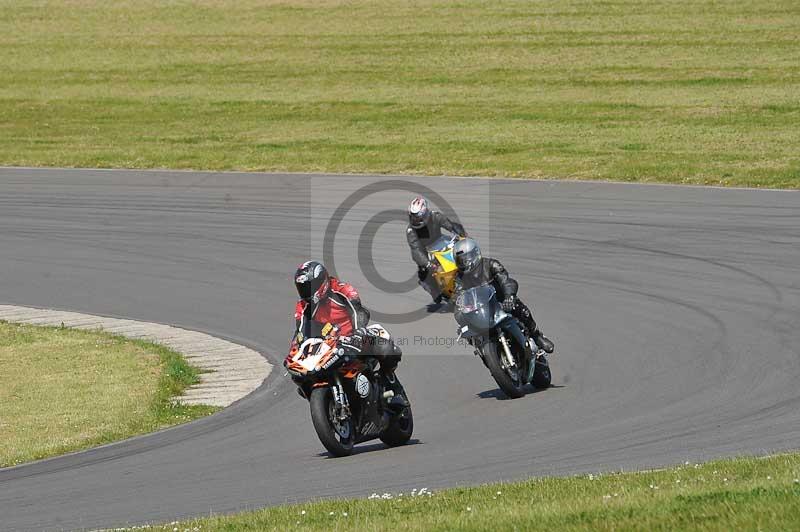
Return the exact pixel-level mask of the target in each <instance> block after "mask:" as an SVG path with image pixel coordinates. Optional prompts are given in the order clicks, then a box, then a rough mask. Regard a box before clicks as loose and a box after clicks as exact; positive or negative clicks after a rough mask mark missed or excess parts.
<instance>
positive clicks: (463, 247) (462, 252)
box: [453, 238, 481, 272]
mask: <svg viewBox="0 0 800 532" xmlns="http://www.w3.org/2000/svg"><path fill="white" fill-rule="evenodd" d="M453 255H455V259H456V266H457V267H458V269H459V271H462V272H468V271H470V270H471V269H472V268H474V267H475V266H477V265H478V263H480V261H481V248H480V247H478V243H477V242H475V241H474V240H472V239H471V238H462V239H461V240H459V241H458V242H456V244H455V246H453Z"/></svg>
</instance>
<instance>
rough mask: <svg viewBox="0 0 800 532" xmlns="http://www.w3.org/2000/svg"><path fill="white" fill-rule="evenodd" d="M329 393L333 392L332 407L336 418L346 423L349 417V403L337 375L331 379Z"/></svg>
mask: <svg viewBox="0 0 800 532" xmlns="http://www.w3.org/2000/svg"><path fill="white" fill-rule="evenodd" d="M331 391H332V392H333V402H334V404H335V405H336V406H335V407H334V409H335V410H334V411H335V413H336V418H337V419H338V420H339V421H346V420H347V419H348V418H349V417H350V401H349V400H348V399H347V394H346V393H345V391H344V386H342V381H341V379H340V378H339V375H338V374H337V375H334V377H333V385H332V386H331Z"/></svg>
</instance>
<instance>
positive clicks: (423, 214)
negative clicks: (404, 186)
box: [408, 196, 431, 229]
mask: <svg viewBox="0 0 800 532" xmlns="http://www.w3.org/2000/svg"><path fill="white" fill-rule="evenodd" d="M430 219H431V208H430V206H429V205H428V200H426V199H425V198H423V197H422V196H417V197H416V198H414V199H413V200H412V201H411V204H410V205H409V206H408V223H409V224H411V227H413V228H414V229H421V228H422V227H425V224H427V223H428V220H430Z"/></svg>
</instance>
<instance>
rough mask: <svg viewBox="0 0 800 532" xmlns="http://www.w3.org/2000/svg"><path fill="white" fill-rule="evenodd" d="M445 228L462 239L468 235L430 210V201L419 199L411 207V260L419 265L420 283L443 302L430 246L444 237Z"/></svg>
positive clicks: (439, 214)
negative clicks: (433, 273)
mask: <svg viewBox="0 0 800 532" xmlns="http://www.w3.org/2000/svg"><path fill="white" fill-rule="evenodd" d="M442 229H444V230H446V231H449V232H450V233H453V234H457V235H459V236H462V237H465V236H467V233H466V231H464V226H463V225H461V224H460V223H458V222H456V221H453V220H451V219H450V218H448V217H447V216H445V215H444V214H442V213H441V212H439V211H434V210H432V209H431V207H430V205H429V203H428V200H427V199H425V198H424V197H422V196H417V197H416V198H414V200H413V201H412V202H411V204H410V205H409V206H408V228H407V229H406V238H407V239H408V247H409V248H411V259H412V260H413V261H414V262H415V263H416V264H417V275H418V276H419V283H420V285H422V287H423V288H424V289H425V291H426V292H428V293H429V294H430V295H431V297H432V298H433V302H434V303H437V304H438V303H440V302H441V300H442V293H441V291H440V290H439V287H438V286H437V284H436V281H435V280H434V279H433V275H431V268H432V267H433V265H432V264H431V262H430V260H429V257H428V246H429V245H430V244H432V243H433V242H435V241H436V240H437V239H438V238H439V237H441V236H442Z"/></svg>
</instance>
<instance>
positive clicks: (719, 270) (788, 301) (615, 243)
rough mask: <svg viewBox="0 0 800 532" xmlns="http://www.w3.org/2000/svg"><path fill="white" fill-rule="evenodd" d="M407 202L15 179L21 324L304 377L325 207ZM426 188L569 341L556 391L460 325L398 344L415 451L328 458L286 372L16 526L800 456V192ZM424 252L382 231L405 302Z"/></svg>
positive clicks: (324, 192)
mask: <svg viewBox="0 0 800 532" xmlns="http://www.w3.org/2000/svg"><path fill="white" fill-rule="evenodd" d="M392 179H395V180H396V179H397V178H370V177H353V176H348V177H342V176H338V177H327V178H326V177H322V176H301V175H264V174H245V173H233V174H221V173H192V172H168V171H164V172H138V171H101V170H97V171H96V170H32V169H0V303H6V304H19V305H31V306H36V307H48V308H55V309H63V310H71V311H77V312H87V313H94V314H102V315H106V316H116V317H123V318H130V319H138V320H147V321H154V322H159V323H168V324H174V325H177V326H180V327H185V328H188V329H193V330H199V331H204V332H207V333H209V334H212V335H214V336H218V337H222V338H227V339H230V340H232V341H235V342H237V343H240V344H243V345H247V346H249V347H252V348H254V349H256V350H258V351H259V352H262V353H265V354H266V356H267V357H268V358H269V359H270V360H271V361H272V362H278V363H279V362H280V360H281V359H282V356H283V353H284V351H285V348H286V339H287V337H288V335H289V332H290V331H289V329H290V327H291V319H290V318H289V315H290V314H291V313H292V311H293V305H294V303H293V299H294V293H293V290H294V289H293V286H292V279H291V277H292V273H293V271H294V269H295V267H296V266H297V264H298V263H300V262H301V261H302V260H305V259H306V258H308V256H309V255H311V254H312V253H313V254H314V256H319V253H318V252H319V244H318V241H320V239H321V236H320V235H321V233H322V230H323V229H324V227H325V224H326V219H325V215H324V214H321V213H323V212H324V209H322V206H321V203H324V201H325V200H326V199H327V198H330V202H332V203H336V202H337V201H339V200H338V198H339V197H343V196H342V195H343V194H344V195H346V194H349V193H350V192H351V191H354V190H356V189H358V188H359V187H361V186H363V185H365V184H369V183H372V182H375V181H382V182H385V181H387V180H392ZM422 182H424V183H425V184H427V185H428V186H430V187H431V188H433V189H434V190H435V191H437V192H439V193H441V194H442V196H443V197H444V198H446V199H447V201H448V202H450V203H451V204H452V205H453V206H455V207H456V209H457V211H458V213H459V215H460V217H461V219H462V221H463V222H464V223H465V224H466V225H467V228H468V230H470V231H471V232H472V233H473V234H475V235H476V236H478V237H479V238H480V239H481V242H482V243H484V248H486V250H487V254H492V255H494V256H497V257H498V258H501V259H502V260H503V262H504V263H505V264H506V266H507V267H508V269H509V270H510V271H511V272H512V274H513V275H515V276H516V277H517V278H518V279H519V281H520V284H521V285H522V290H521V296H522V298H523V299H524V300H526V301H527V302H529V303H531V304H532V306H533V308H534V310H535V315H536V318H537V320H538V321H539V322H540V323H541V325H542V328H543V329H544V331H545V332H546V333H547V334H548V335H550V336H552V337H553V338H554V340H555V341H556V345H557V353H558V354H557V355H555V356H554V357H553V358H552V366H553V373H554V384H555V385H556V387H554V388H552V389H549V390H546V391H543V392H536V393H531V394H529V395H527V396H526V397H524V398H522V399H518V400H514V401H509V400H503V399H502V396H501V394H499V393H498V391H497V389H496V386H495V384H494V382H493V381H492V380H491V378H490V376H489V375H488V373H487V371H486V370H485V369H484V367H483V366H482V364H481V363H480V362H479V361H478V360H477V359H475V357H474V356H472V354H471V353H470V352H469V351H468V350H466V349H464V348H462V347H460V346H447V345H442V344H446V342H445V341H440V340H437V338H442V339H444V338H447V337H452V336H453V331H454V329H455V327H454V322H453V321H452V317H451V316H450V315H449V314H444V313H431V314H429V315H427V316H425V318H424V319H423V320H421V321H415V322H413V323H399V324H392V323H385V324H386V325H387V327H388V328H389V329H390V330H391V331H392V333H393V335H394V336H395V337H396V338H399V339H406V340H407V345H404V346H403V349H404V352H405V356H404V359H403V363H402V365H401V367H400V371H399V375H400V377H401V379H402V380H403V382H404V384H405V386H406V388H407V390H408V392H409V394H410V396H411V399H412V401H413V404H414V409H415V425H416V427H415V440H414V444H412V445H408V446H405V447H401V448H396V449H385V448H384V447H383V445H382V444H380V443H378V444H364V445H361V446H360V447H359V452H358V454H356V455H354V456H352V457H348V458H342V459H332V458H329V457H328V455H327V454H326V453H324V452H323V448H322V446H321V444H320V443H319V441H318V440H317V438H316V436H315V434H314V430H313V428H312V426H311V423H310V416H309V413H308V406H307V403H306V402H305V401H304V400H302V399H300V398H299V397H298V396H297V395H296V394H295V392H294V387H293V385H292V384H291V383H290V382H289V381H288V379H285V378H283V377H282V373H283V372H282V371H278V370H276V371H273V372H272V374H271V375H270V377H269V379H268V380H267V381H266V383H265V384H264V385H263V386H262V387H261V388H259V389H258V390H257V391H256V392H254V393H253V394H251V395H250V396H248V397H246V398H245V399H243V400H241V401H239V402H237V403H235V404H234V405H233V406H231V407H230V408H228V409H226V410H224V411H222V412H221V413H219V414H217V415H214V416H211V417H209V418H205V419H202V420H199V421H197V422H195V423H191V424H189V425H185V426H181V427H177V428H173V429H169V430H166V431H163V432H160V433H156V434H153V435H148V436H143V437H138V438H134V439H131V440H127V441H124V442H121V443H118V444H115V445H110V446H106V447H102V448H98V449H95V450H92V451H89V452H85V453H80V454H74V455H69V456H64V457H60V458H55V459H51V460H46V461H42V462H38V463H33V464H29V465H25V466H20V467H16V468H11V469H5V470H0V528H2V529H4V530H5V529H7V530H41V529H75V528H97V527H114V526H122V525H125V524H135V523H142V522H148V521H170V520H173V519H176V518H181V517H187V516H192V515H203V514H208V513H209V512H214V513H221V512H233V511H236V510H241V509H245V508H254V507H260V506H265V505H275V504H282V503H286V502H293V501H301V500H305V499H310V498H319V497H364V496H368V495H369V494H371V493H372V492H381V493H382V492H387V491H388V492H396V491H408V490H410V489H412V488H415V487H416V488H421V487H427V488H429V489H436V488H441V487H445V486H456V485H466V484H476V483H481V482H486V481H494V480H511V479H519V478H524V477H528V476H532V475H567V474H572V473H578V472H598V471H609V470H619V469H632V468H646V467H657V466H662V465H669V464H674V463H681V462H683V461H685V460H692V461H695V460H705V459H709V458H715V457H720V456H730V455H736V454H743V453H747V454H751V453H757V454H761V453H770V452H774V451H779V450H784V449H791V448H797V447H798V442H800V386H798V385H797V382H798V377H800V327H798V323H800V194H798V193H796V192H779V191H752V190H726V189H711V188H687V187H667V186H650V185H621V184H608V183H576V182H538V181H513V180H472V179H446V178H427V179H425V180H423V181H422ZM384 194H385V196H386V197H384V196H378V195H376V196H374V198H373V199H372V200H364V201H361V202H359V203H358V204H357V205H356V206H355V207H354V209H353V211H351V213H350V214H349V215H348V217H347V219H348V220H351V219H352V225H351V222H348V223H346V224H343V225H342V232H341V233H340V236H339V238H343V239H344V238H345V237H348V236H352V235H354V234H358V231H359V229H358V223H359V221H360V222H361V225H362V226H363V224H364V223H365V222H367V221H368V220H370V219H371V217H372V216H373V214H374V213H375V212H377V211H378V210H381V209H386V208H390V207H391V208H402V207H404V206H405V204H406V203H407V202H408V200H409V193H408V192H406V191H400V190H397V191H394V192H386V193H384ZM312 229H313V231H312ZM402 231H403V227H402V225H401V224H400V223H399V222H396V223H391V224H387V225H385V226H383V227H381V228H380V229H379V230H377V234H376V240H375V243H374V246H372V248H371V249H373V250H375V267H376V269H377V270H378V271H379V272H380V273H381V274H382V275H384V276H385V277H387V278H389V279H391V280H394V281H401V280H404V279H406V278H408V277H409V276H410V275H411V274H413V272H414V268H413V266H412V264H411V263H410V260H409V257H408V252H407V249H406V245H405V242H404V238H403V237H402ZM337 242H338V240H337ZM337 245H338V244H337ZM362 247H363V246H362ZM355 257H356V255H355V253H339V254H337V255H336V266H337V268H338V271H339V272H340V273H341V274H342V276H343V277H345V278H347V279H353V280H354V281H355V282H356V283H357V285H358V287H359V288H360V290H361V292H362V297H363V299H364V301H365V303H366V304H367V305H368V306H370V307H373V308H380V309H382V310H384V311H387V312H389V311H400V310H409V309H414V308H417V307H420V306H421V305H424V304H425V303H426V296H425V294H424V293H423V292H422V291H421V290H420V289H416V290H414V291H413V292H411V293H407V294H396V295H390V294H386V293H384V291H382V290H381V289H379V288H377V287H374V286H371V285H370V284H369V283H366V282H365V281H364V280H363V278H364V276H363V274H361V273H360V271H361V270H360V267H359V265H358V264H357V260H356V258H355ZM417 337H420V338H419V341H417V340H416V339H415V338H417ZM423 340H424V341H423ZM425 344H427V345H425Z"/></svg>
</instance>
